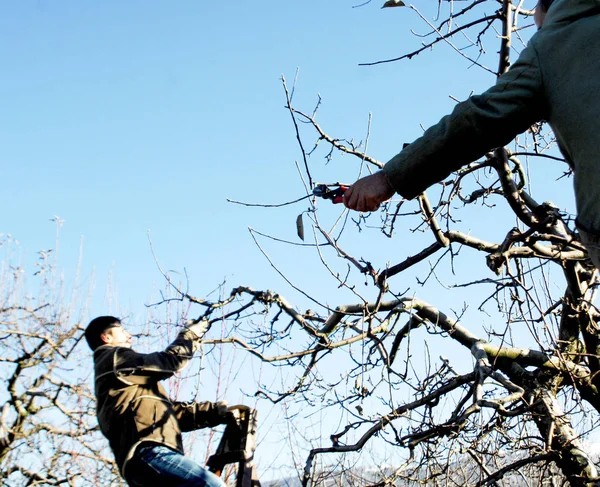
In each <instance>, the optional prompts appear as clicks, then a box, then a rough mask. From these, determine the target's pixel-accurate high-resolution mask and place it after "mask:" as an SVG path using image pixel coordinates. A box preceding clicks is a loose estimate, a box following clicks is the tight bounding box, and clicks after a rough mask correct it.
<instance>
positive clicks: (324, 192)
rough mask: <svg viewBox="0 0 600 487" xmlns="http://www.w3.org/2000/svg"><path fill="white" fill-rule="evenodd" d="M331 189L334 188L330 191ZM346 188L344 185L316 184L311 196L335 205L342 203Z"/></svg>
mask: <svg viewBox="0 0 600 487" xmlns="http://www.w3.org/2000/svg"><path fill="white" fill-rule="evenodd" d="M331 187H334V189H332V188H331ZM347 189H348V186H346V185H344V184H317V185H316V186H315V187H314V189H313V195H314V196H317V197H319V198H323V199H326V200H331V202H332V203H333V204H334V205H336V204H338V203H343V202H344V193H345V192H346V190H347Z"/></svg>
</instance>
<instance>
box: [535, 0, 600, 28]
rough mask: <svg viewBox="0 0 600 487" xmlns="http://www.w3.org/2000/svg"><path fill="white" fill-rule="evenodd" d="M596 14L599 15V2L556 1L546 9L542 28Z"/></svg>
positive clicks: (580, 0) (594, 0)
mask: <svg viewBox="0 0 600 487" xmlns="http://www.w3.org/2000/svg"><path fill="white" fill-rule="evenodd" d="M597 14H600V0H556V1H555V2H554V3H553V4H552V5H550V8H549V9H548V13H547V14H546V18H545V19H544V27H546V26H548V25H550V24H555V23H558V22H573V21H574V20H577V19H580V18H583V17H589V16H590V15H597Z"/></svg>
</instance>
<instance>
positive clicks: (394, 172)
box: [344, 39, 547, 211]
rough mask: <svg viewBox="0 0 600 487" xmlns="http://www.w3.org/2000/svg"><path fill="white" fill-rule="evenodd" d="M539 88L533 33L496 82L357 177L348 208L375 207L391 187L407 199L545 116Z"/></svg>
mask: <svg viewBox="0 0 600 487" xmlns="http://www.w3.org/2000/svg"><path fill="white" fill-rule="evenodd" d="M542 91H543V86H542V77H541V73H540V68H539V64H538V59H537V53H536V51H535V47H534V39H532V41H531V42H530V44H529V46H528V47H527V48H526V49H525V50H523V52H522V53H521V56H520V57H519V59H518V60H517V61H516V62H515V63H514V64H513V66H512V67H511V69H509V70H508V71H507V72H506V73H505V74H504V75H502V76H501V77H500V78H498V82H497V83H496V85H495V86H493V87H492V88H490V89H489V90H487V91H486V92H485V93H483V94H482V95H478V96H473V97H471V98H469V99H468V100H466V101H464V102H462V103H459V104H458V105H457V106H456V107H455V108H454V110H453V112H452V113H451V114H450V115H447V116H445V117H444V118H442V119H441V120H440V121H439V122H438V123H437V124H436V125H434V126H433V127H431V128H429V129H428V130H427V131H426V132H425V133H424V134H423V136H422V137H420V138H418V139H417V140H415V141H414V142H413V143H411V144H410V145H408V146H407V147H406V148H405V149H403V150H402V152H400V153H399V154H398V155H396V156H395V157H393V158H392V159H391V160H390V161H389V162H388V163H387V164H386V165H385V166H384V168H383V169H382V171H381V172H379V173H376V174H374V175H372V176H367V177H365V178H362V179H359V180H358V181H357V182H356V183H355V184H354V185H352V186H351V187H350V188H349V189H348V191H346V193H345V194H344V204H345V205H346V206H347V207H348V208H350V209H352V210H357V211H374V210H376V209H377V208H378V207H379V205H380V204H381V203H383V202H384V201H387V200H388V199H389V198H391V197H392V195H393V194H394V192H397V193H399V194H401V195H402V196H404V197H405V198H409V199H410V198H414V197H415V196H418V195H419V194H421V193H422V192H423V191H425V190H426V189H427V188H428V187H429V186H431V185H432V184H435V183H437V182H439V181H442V180H444V179H445V178H446V177H448V175H449V174H450V173H451V172H453V171H456V170H458V169H459V168H461V167H462V166H464V165H466V164H469V163H470V162H473V161H475V160H477V159H479V158H480V157H482V156H483V155H485V154H486V152H488V151H490V150H492V149H494V148H496V147H500V146H503V145H505V144H507V143H508V142H510V141H511V140H512V139H513V138H514V137H515V136H516V135H518V134H520V133H522V132H524V131H525V130H527V128H529V127H530V126H531V125H532V124H534V123H535V122H538V121H539V120H541V119H543V118H545V116H546V114H547V108H546V106H547V103H546V100H545V99H544V96H543V92H542Z"/></svg>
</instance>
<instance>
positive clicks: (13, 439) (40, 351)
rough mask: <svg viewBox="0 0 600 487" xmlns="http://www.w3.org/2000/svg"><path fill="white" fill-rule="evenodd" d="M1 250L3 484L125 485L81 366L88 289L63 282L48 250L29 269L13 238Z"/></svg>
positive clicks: (0, 430) (0, 472)
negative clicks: (104, 437)
mask: <svg viewBox="0 0 600 487" xmlns="http://www.w3.org/2000/svg"><path fill="white" fill-rule="evenodd" d="M57 224H60V222H59V221H57ZM0 250H1V251H3V258H2V260H1V261H0V344H1V346H0V370H1V371H2V372H1V374H0V376H1V379H0V384H1V388H0V478H1V479H2V481H1V483H2V485H5V486H7V487H21V486H52V485H64V486H86V485H124V484H123V483H122V482H121V481H120V480H119V477H118V474H117V469H116V465H115V463H114V460H113V458H112V455H111V454H110V452H109V451H107V448H106V445H105V442H103V441H101V438H100V435H99V431H98V425H97V421H96V406H95V399H94V394H93V390H92V389H91V387H90V386H91V384H92V383H93V381H91V380H89V379H90V377H89V370H90V368H89V367H82V364H84V363H85V362H87V361H89V360H90V357H89V351H88V350H87V344H85V342H84V343H81V341H82V337H83V327H84V326H85V323H83V322H82V320H83V319H84V316H85V311H86V308H87V303H88V298H89V291H88V290H87V289H86V287H85V286H83V285H82V284H81V283H80V282H78V281H77V279H75V280H74V281H73V282H70V281H69V282H66V281H68V280H67V279H66V278H65V276H64V275H63V274H62V273H61V271H60V270H59V269H58V268H57V265H56V263H57V261H56V259H55V251H53V250H44V251H40V252H39V253H38V256H39V259H38V262H37V264H36V266H35V269H34V270H31V269H29V268H28V267H27V266H26V265H25V264H24V261H26V260H27V259H26V257H25V256H24V255H23V254H22V251H21V249H20V246H19V244H18V243H17V242H16V241H15V240H14V239H13V238H11V237H10V236H6V235H4V236H1V237H0ZM69 290H70V291H69Z"/></svg>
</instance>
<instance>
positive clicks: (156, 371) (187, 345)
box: [113, 330, 200, 384]
mask: <svg viewBox="0 0 600 487" xmlns="http://www.w3.org/2000/svg"><path fill="white" fill-rule="evenodd" d="M199 344H200V340H199V339H198V338H197V337H196V335H195V334H194V333H193V332H191V331H189V330H183V331H181V332H180V333H179V335H177V338H176V339H175V340H174V341H173V343H171V344H170V345H169V346H168V347H167V348H166V349H165V350H163V351H162V352H154V353H138V352H135V351H134V350H131V349H129V348H118V349H116V350H115V353H114V356H113V372H114V373H115V375H116V376H117V377H118V378H119V379H121V380H122V381H123V382H125V383H126V384H149V383H152V382H157V381H160V380H164V379H167V378H169V377H171V376H172V375H173V374H175V373H176V372H178V371H180V370H182V369H183V368H184V367H185V366H186V365H187V364H188V362H189V360H190V359H191V358H192V357H193V355H194V352H195V351H196V349H197V348H198V346H199Z"/></svg>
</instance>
